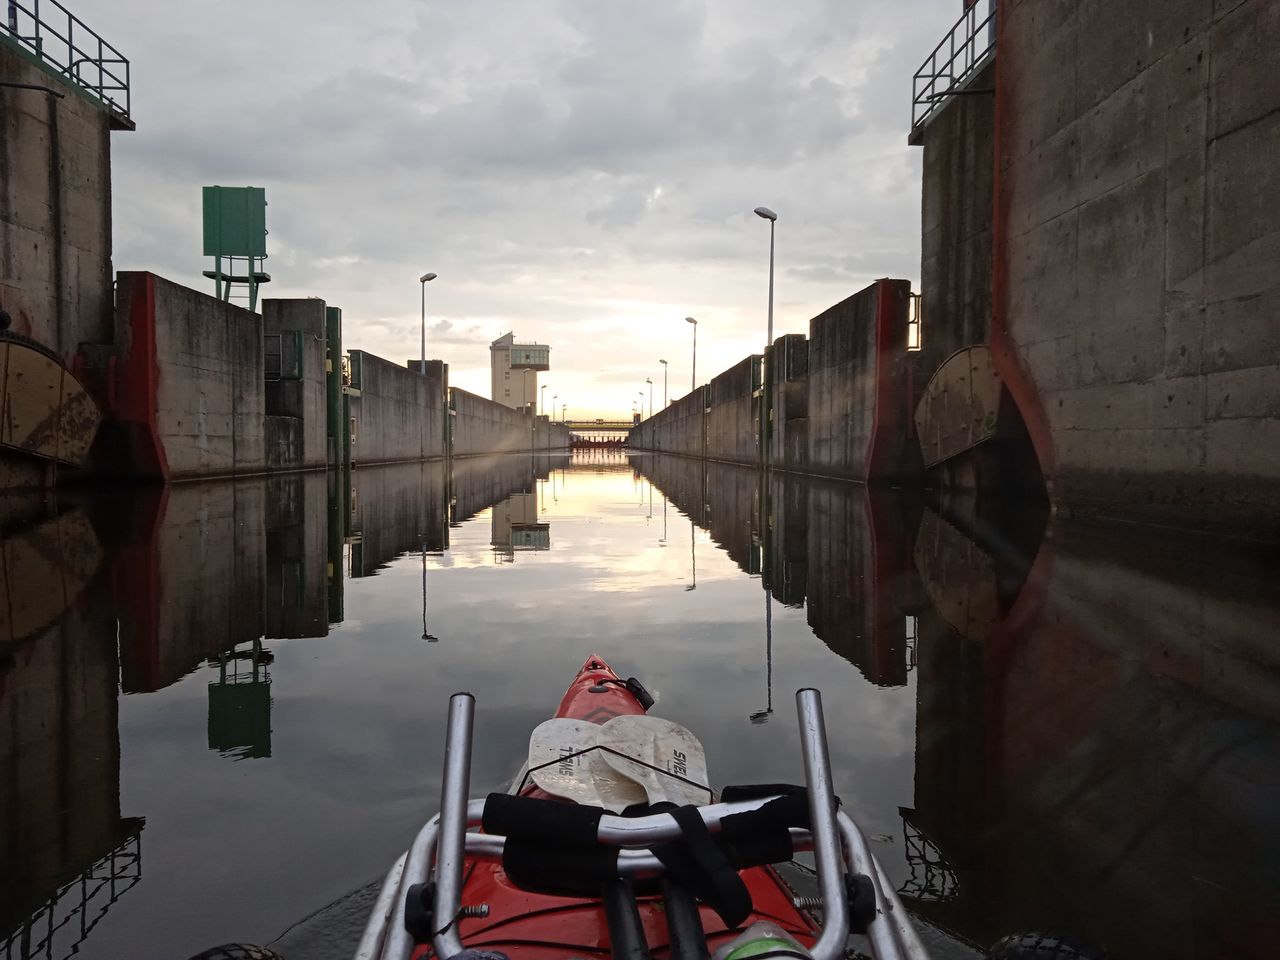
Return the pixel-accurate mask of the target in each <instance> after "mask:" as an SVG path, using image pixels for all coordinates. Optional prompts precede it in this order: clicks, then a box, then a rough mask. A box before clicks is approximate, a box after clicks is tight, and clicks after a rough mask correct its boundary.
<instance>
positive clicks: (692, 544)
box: [685, 520, 698, 591]
mask: <svg viewBox="0 0 1280 960" xmlns="http://www.w3.org/2000/svg"><path fill="white" fill-rule="evenodd" d="M697 546H698V538H697V536H696V528H695V527H694V525H693V521H692V520H690V521H689V575H690V576H691V577H693V583H691V584H689V586H687V587H685V590H686V591H688V590H697V589H698V550H697Z"/></svg>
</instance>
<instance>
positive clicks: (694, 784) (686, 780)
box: [516, 743, 715, 798]
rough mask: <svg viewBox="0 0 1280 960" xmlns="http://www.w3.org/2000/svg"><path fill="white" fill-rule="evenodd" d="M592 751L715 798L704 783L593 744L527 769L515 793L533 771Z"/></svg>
mask: <svg viewBox="0 0 1280 960" xmlns="http://www.w3.org/2000/svg"><path fill="white" fill-rule="evenodd" d="M593 750H601V751H603V752H605V753H612V754H613V755H614V756H615V757H621V758H622V759H623V760H629V761H630V762H632V763H638V764H640V766H642V767H647V768H648V769H650V770H652V771H654V772H655V773H660V774H662V775H663V776H664V777H670V778H671V779H672V780H679V781H680V782H681V783H685V784H688V785H689V786H691V787H693V788H695V789H697V790H705V791H707V797H708V798H712V797H714V796H715V794H714V792H713V791H712V790H711V788H710V787H709V786H707V785H706V784H705V783H698V781H696V780H690V779H689V778H688V777H682V776H680V774H678V773H672V772H671V771H670V770H665V769H663V768H662V767H658V766H655V765H654V764H652V763H648V762H646V761H644V760H641V759H640V758H638V757H633V756H631V755H630V754H628V753H622V752H621V751H619V750H614V749H613V748H612V747H606V746H604V745H603V744H600V743H597V744H594V745H592V746H590V747H586V748H585V749H583V750H575V751H574V752H573V753H566V754H564V755H563V756H559V757H556V758H555V759H553V760H548V761H547V762H546V763H540V764H538V765H537V766H535V767H529V768H528V769H527V770H526V771H525V773H524V776H523V777H522V778H521V780H520V786H519V788H517V790H516V793H517V794H521V793H524V789H525V787H526V786H528V784H529V777H530V776H531V775H532V774H533V772H534V771H535V770H542V769H544V768H545V767H554V766H557V765H559V764H561V763H564V762H565V761H567V760H574V759H577V758H578V757H581V756H584V755H585V754H588V753H590V752H591V751H593Z"/></svg>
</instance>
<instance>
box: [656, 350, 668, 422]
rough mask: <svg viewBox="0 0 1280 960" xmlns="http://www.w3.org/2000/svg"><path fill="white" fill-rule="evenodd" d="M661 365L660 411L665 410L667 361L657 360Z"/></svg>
mask: <svg viewBox="0 0 1280 960" xmlns="http://www.w3.org/2000/svg"><path fill="white" fill-rule="evenodd" d="M658 362H659V363H660V364H662V409H663V410H665V409H667V361H665V360H659V361H658Z"/></svg>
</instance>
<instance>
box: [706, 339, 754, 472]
mask: <svg viewBox="0 0 1280 960" xmlns="http://www.w3.org/2000/svg"><path fill="white" fill-rule="evenodd" d="M760 361H761V357H760V356H759V355H758V354H757V355H755V356H750V357H746V358H744V359H742V360H740V361H738V363H736V364H734V365H733V366H732V367H730V368H729V369H728V370H726V371H725V372H724V373H722V374H720V375H719V376H717V377H713V378H712V379H711V382H710V383H708V384H707V410H708V411H709V412H707V413H706V414H705V416H706V435H707V441H706V443H707V455H708V456H711V457H713V458H714V459H716V460H727V461H729V462H731V463H756V462H758V461H759V460H760V444H759V434H758V430H759V413H760V402H759V400H758V398H757V397H756V396H755V389H756V387H757V386H758V385H759V379H758V378H759V370H760Z"/></svg>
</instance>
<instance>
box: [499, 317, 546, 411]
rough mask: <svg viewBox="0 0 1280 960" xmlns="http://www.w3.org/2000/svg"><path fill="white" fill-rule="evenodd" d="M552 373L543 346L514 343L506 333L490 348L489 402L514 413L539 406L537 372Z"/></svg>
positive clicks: (514, 340)
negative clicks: (511, 408)
mask: <svg viewBox="0 0 1280 960" xmlns="http://www.w3.org/2000/svg"><path fill="white" fill-rule="evenodd" d="M550 369H551V348H550V347H549V346H547V345H546V344H543V343H516V338H515V334H513V333H508V334H506V335H505V336H501V337H499V338H498V339H497V340H495V341H493V343H491V344H489V370H490V373H491V385H492V393H491V394H490V396H491V397H492V399H493V400H494V401H495V402H497V403H501V404H503V405H504V406H508V407H513V408H515V409H516V410H523V409H528V408H529V407H530V406H532V407H533V412H535V413H536V412H537V405H538V371H539V370H550Z"/></svg>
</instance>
